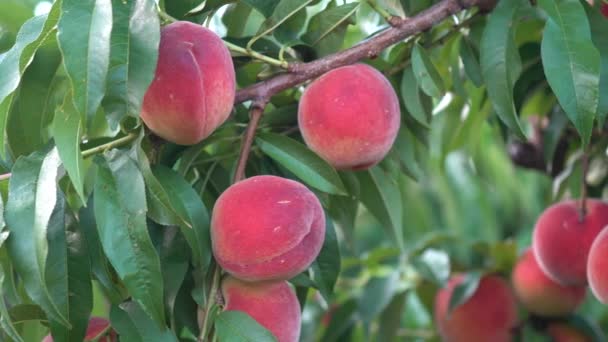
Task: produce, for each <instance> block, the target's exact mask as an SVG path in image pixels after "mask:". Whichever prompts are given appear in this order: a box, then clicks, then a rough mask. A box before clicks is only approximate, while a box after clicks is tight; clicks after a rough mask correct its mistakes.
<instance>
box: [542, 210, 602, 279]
mask: <svg viewBox="0 0 608 342" xmlns="http://www.w3.org/2000/svg"><path fill="white" fill-rule="evenodd" d="M585 203H586V210H585V212H586V215H585V216H584V217H581V215H580V208H579V207H580V201H574V200H568V201H563V202H560V203H557V204H554V205H552V206H551V207H549V208H547V209H546V210H545V211H544V212H543V213H542V214H541V216H540V217H539V218H538V221H537V222H536V226H535V228H534V233H533V250H534V255H535V256H536V260H537V261H538V264H539V265H540V267H541V269H542V270H543V271H544V272H545V274H547V275H548V276H549V277H550V278H552V279H553V280H555V281H557V282H558V283H560V284H562V285H586V284H587V257H588V255H589V249H590V248H591V244H592V243H593V240H595V238H596V237H597V235H598V234H599V233H600V231H601V230H602V228H604V226H606V225H608V204H606V203H604V202H602V201H600V200H596V199H587V200H586V201H585Z"/></svg>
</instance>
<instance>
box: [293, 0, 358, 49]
mask: <svg viewBox="0 0 608 342" xmlns="http://www.w3.org/2000/svg"><path fill="white" fill-rule="evenodd" d="M357 9H359V3H349V4H344V5H341V6H336V7H331V8H329V7H328V8H327V9H325V10H324V11H321V12H319V13H317V14H316V15H315V16H313V17H312V18H311V19H310V22H309V24H308V30H307V32H306V34H304V36H302V40H304V41H305V42H306V43H308V44H310V45H311V46H313V47H316V50H317V52H318V55H319V56H325V55H327V54H329V53H331V52H336V51H338V50H339V49H340V48H341V47H342V45H343V43H342V42H343V41H344V36H345V34H346V28H347V26H348V25H349V24H352V23H353V19H352V18H353V15H354V14H355V13H356V12H357Z"/></svg>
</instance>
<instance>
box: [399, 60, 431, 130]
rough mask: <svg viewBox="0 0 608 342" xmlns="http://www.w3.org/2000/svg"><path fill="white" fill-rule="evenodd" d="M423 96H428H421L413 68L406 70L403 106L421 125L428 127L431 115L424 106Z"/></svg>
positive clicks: (402, 79) (402, 84)
mask: <svg viewBox="0 0 608 342" xmlns="http://www.w3.org/2000/svg"><path fill="white" fill-rule="evenodd" d="M421 96H426V95H424V94H420V88H419V87H418V81H417V80H416V77H415V76H414V71H413V70H412V68H411V67H408V68H405V70H403V76H402V78H401V99H403V104H404V105H405V108H406V109H407V113H408V114H410V115H411V116H412V118H414V120H416V121H418V122H419V123H420V124H421V125H423V126H425V127H428V126H429V122H428V119H427V118H428V116H429V115H428V114H427V113H426V109H425V108H424V106H423V104H422V101H421Z"/></svg>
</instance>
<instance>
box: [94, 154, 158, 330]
mask: <svg viewBox="0 0 608 342" xmlns="http://www.w3.org/2000/svg"><path fill="white" fill-rule="evenodd" d="M96 163H97V165H98V171H97V178H96V180H95V204H94V205H95V217H96V218H97V229H98V230H99V238H100V240H101V244H102V246H103V249H104V251H105V254H106V255H107V257H108V260H109V261H110V263H111V264H112V266H114V269H115V270H116V272H117V273H118V276H119V277H120V279H121V280H122V281H123V282H124V284H125V286H126V287H127V289H128V290H129V293H130V294H131V295H132V297H133V299H134V300H135V301H137V302H138V303H139V304H140V305H141V306H142V308H143V310H144V311H145V312H146V313H147V314H148V315H149V316H150V317H151V318H152V319H153V320H154V321H155V322H156V324H158V326H159V327H164V325H165V313H164V308H163V300H162V296H163V282H162V276H161V274H160V260H159V258H158V254H156V250H155V249H154V246H153V245H152V241H151V240H150V236H149V235H148V229H147V226H146V195H145V186H144V180H143V177H142V175H141V172H140V171H139V169H138V168H137V165H136V164H135V162H134V161H133V160H132V159H131V158H130V157H129V156H128V154H126V153H124V152H121V151H118V150H113V151H111V153H108V156H107V157H106V158H105V159H104V158H101V157H98V158H96Z"/></svg>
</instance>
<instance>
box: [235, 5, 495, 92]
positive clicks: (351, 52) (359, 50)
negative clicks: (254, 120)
mask: <svg viewBox="0 0 608 342" xmlns="http://www.w3.org/2000/svg"><path fill="white" fill-rule="evenodd" d="M495 2H496V0H442V1H441V2H439V3H437V4H435V5H434V6H432V7H430V8H428V9H426V10H424V11H422V12H420V13H419V14H418V15H416V16H414V17H411V18H405V19H400V20H399V22H396V23H395V25H394V26H393V27H391V28H388V29H387V30H385V31H383V32H382V33H380V34H378V35H376V36H374V37H373V38H370V39H368V40H366V41H364V42H362V43H360V44H358V45H355V46H353V47H351V48H350V49H346V50H344V51H340V52H337V53H334V54H332V55H329V56H326V57H323V58H320V59H317V60H314V61H311V62H308V63H290V64H289V68H288V73H283V74H279V75H277V76H275V77H273V78H271V79H268V80H266V81H263V82H259V83H256V84H253V85H250V86H248V87H246V88H243V89H241V90H239V91H238V92H237V94H236V98H235V104H238V103H241V102H245V101H247V100H252V99H259V98H266V99H269V98H270V97H271V96H273V95H274V94H277V93H279V92H280V91H282V90H285V89H289V88H293V87H295V86H297V85H299V84H302V83H304V82H306V81H308V80H311V79H313V78H316V77H319V76H321V75H323V74H324V73H326V72H328V71H330V70H332V69H335V68H338V67H341V66H345V65H349V64H353V63H356V62H358V61H360V60H362V59H364V58H371V57H375V56H377V55H378V54H380V52H382V50H384V49H386V48H387V47H389V46H391V45H393V44H396V43H398V42H400V41H402V40H403V39H405V38H407V37H410V36H412V35H415V34H418V33H420V32H423V31H426V30H428V29H430V28H432V27H433V26H434V25H435V24H437V23H438V22H440V21H442V20H444V19H445V18H447V17H449V16H450V15H452V14H456V13H458V12H460V11H462V10H464V9H467V8H470V7H473V6H479V7H480V8H488V7H491V6H492V5H493V4H495Z"/></svg>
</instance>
